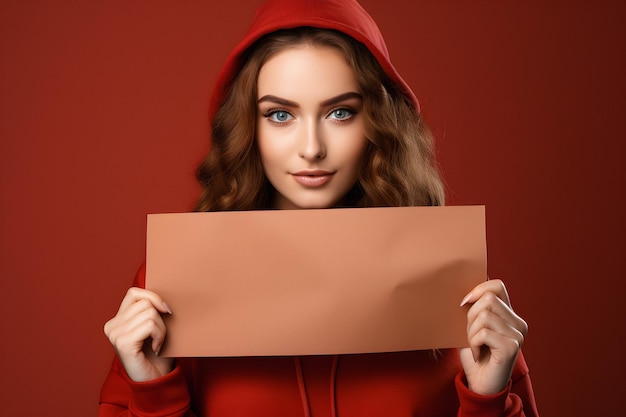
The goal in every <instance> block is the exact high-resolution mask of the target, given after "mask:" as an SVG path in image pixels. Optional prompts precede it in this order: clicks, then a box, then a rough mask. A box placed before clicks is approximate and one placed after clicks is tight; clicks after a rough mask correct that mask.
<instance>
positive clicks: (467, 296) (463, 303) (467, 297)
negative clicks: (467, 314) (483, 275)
mask: <svg viewBox="0 0 626 417" xmlns="http://www.w3.org/2000/svg"><path fill="white" fill-rule="evenodd" d="M471 298H472V293H469V294H467V295H466V296H465V298H464V299H463V301H461V307H463V306H464V305H465V304H467V302H468V301H469V300H470V299H471Z"/></svg>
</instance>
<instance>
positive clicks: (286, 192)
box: [256, 45, 368, 209]
mask: <svg viewBox="0 0 626 417" xmlns="http://www.w3.org/2000/svg"><path fill="white" fill-rule="evenodd" d="M257 85H258V97H257V102H258V118H257V138H256V139H257V145H258V147H259V151H260V154H261V160H262V162H263V168H264V171H265V175H266V176H267V178H268V179H269V181H270V182H271V183H272V185H273V186H274V188H275V189H276V194H275V196H274V206H275V208H280V209H300V208H326V207H333V206H335V205H336V204H338V203H340V201H341V200H342V199H343V197H344V196H345V195H346V194H347V193H348V191H349V190H350V189H351V188H352V187H353V186H354V184H355V183H356V182H357V179H358V176H359V170H360V168H361V161H362V159H363V153H364V152H365V149H366V147H367V143H368V140H367V138H366V137H365V130H364V126H363V118H362V116H361V115H360V114H359V112H360V110H361V108H362V105H363V103H362V98H361V95H360V94H359V88H358V87H359V86H358V83H357V80H356V78H355V76H354V73H353V71H352V68H351V67H350V66H349V65H348V64H347V62H346V60H345V59H344V57H343V56H342V55H341V53H340V52H338V51H337V50H335V49H334V48H329V47H319V46H312V45H302V46H298V47H293V48H289V49H286V50H284V51H281V52H279V53H277V54H275V55H273V56H272V57H271V58H270V59H269V60H268V61H267V62H266V63H265V64H264V65H263V67H262V68H261V71H260V73H259V77H258V82H257ZM299 174H300V175H299ZM320 184H322V185H320Z"/></svg>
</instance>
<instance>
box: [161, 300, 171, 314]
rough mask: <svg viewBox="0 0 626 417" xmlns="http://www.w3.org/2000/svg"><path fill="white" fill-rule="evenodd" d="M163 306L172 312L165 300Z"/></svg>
mask: <svg viewBox="0 0 626 417" xmlns="http://www.w3.org/2000/svg"><path fill="white" fill-rule="evenodd" d="M163 308H164V309H166V310H167V312H168V313H169V314H172V309H171V308H170V306H168V305H167V303H166V302H165V301H163Z"/></svg>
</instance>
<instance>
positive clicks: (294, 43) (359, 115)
mask: <svg viewBox="0 0 626 417" xmlns="http://www.w3.org/2000/svg"><path fill="white" fill-rule="evenodd" d="M211 103H212V104H211V119H212V138H211V139H212V149H211V151H210V152H209V155H208V156H207V158H206V160H205V161H204V163H203V164H202V165H201V166H200V168H199V170H198V179H199V181H200V182H201V184H202V186H203V193H202V196H201V199H200V201H199V203H198V207H197V209H198V210H199V211H218V210H253V209H306V208H330V207H372V206H409V205H442V204H443V202H444V197H443V187H442V184H441V181H440V178H439V175H438V173H437V169H436V167H435V162H434V157H433V150H432V143H431V140H430V137H429V136H428V133H427V130H426V128H425V127H424V124H423V122H422V120H421V117H420V114H419V106H418V102H417V100H416V98H415V96H414V95H413V93H412V92H411V90H410V89H409V87H408V86H407V85H406V83H405V82H404V81H403V80H402V78H401V77H400V76H399V74H398V73H397V72H396V70H395V69H394V67H393V66H392V65H391V62H390V61H389V59H388V55H387V51H386V47H385V44H384V41H383V38H382V36H381V35H380V33H379V31H378V29H377V27H376V25H375V23H374V22H373V21H372V19H371V18H370V16H369V15H368V14H367V13H366V12H365V11H364V10H363V9H362V8H361V7H360V6H359V5H358V3H356V1H351V0H340V1H335V0H324V1H322V0H315V1H311V0H308V1H307V0H271V1H269V2H267V3H266V4H264V5H263V6H262V7H261V8H260V9H259V10H258V11H257V14H256V16H255V19H254V22H253V24H252V26H251V28H250V30H249V32H248V34H247V35H246V37H245V38H244V39H243V40H242V42H241V43H240V44H239V45H238V46H237V47H236V48H235V50H234V51H233V53H232V54H231V56H230V57H229V59H228V61H227V63H226V65H225V67H224V69H223V70H222V72H221V74H220V77H219V80H218V83H217V87H216V90H215V92H214V94H213V97H212V102H211ZM144 280H145V270H144V269H143V268H142V269H141V270H140V271H139V273H138V275H137V278H136V280H135V286H134V287H132V288H131V289H130V290H129V291H128V292H127V294H126V296H125V297H124V299H123V300H122V303H121V306H120V308H119V311H118V312H117V314H116V316H115V317H113V318H112V319H111V320H109V321H108V322H107V323H106V325H105V333H106V335H107V337H108V338H109V340H110V341H111V343H112V345H113V346H114V348H115V350H116V352H117V357H116V358H115V360H114V363H113V366H112V368H111V371H110V373H109V376H108V377H107V380H106V382H105V384H104V386H103V388H102V393H101V400H100V416H103V417H104V416H119V415H129V416H131V415H132V416H249V417H255V416H260V417H280V416H315V417H318V416H341V417H348V416H359V417H363V416H398V417H401V416H415V415H424V416H457V415H458V416H479V415H480V416H522V415H526V416H536V415H537V411H536V407H535V403H534V397H533V392H532V387H531V384H530V378H529V375H528V368H527V367H526V364H525V362H524V359H523V357H522V355H521V353H520V347H521V345H522V343H523V341H524V337H525V335H526V332H527V326H526V323H525V322H524V321H523V320H522V319H521V318H520V317H519V316H517V315H516V314H515V312H514V311H513V310H512V309H511V306H510V303H509V299H508V296H507V293H506V289H505V287H504V285H503V283H502V282H501V281H499V280H490V281H486V282H485V283H483V284H480V285H479V286H477V287H476V288H474V289H473V290H472V291H471V292H470V293H469V294H468V296H467V297H465V299H464V300H459V302H461V304H471V305H472V306H471V308H470V309H469V312H468V326H467V336H468V342H469V346H470V347H469V348H464V349H461V350H460V351H459V350H457V349H449V350H442V351H436V352H431V351H415V352H399V353H376V354H361V355H343V356H307V357H245V358H187V359H172V358H164V357H160V356H159V355H158V353H159V349H160V347H161V345H162V343H163V341H164V340H165V335H166V328H165V324H164V322H163V320H162V315H164V314H171V311H170V308H169V307H168V305H167V303H166V300H163V299H162V298H161V297H160V296H159V295H158V294H155V293H153V292H150V291H148V290H145V289H143V288H142V287H143V286H144Z"/></svg>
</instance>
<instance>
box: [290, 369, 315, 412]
mask: <svg viewBox="0 0 626 417" xmlns="http://www.w3.org/2000/svg"><path fill="white" fill-rule="evenodd" d="M293 361H294V364H295V365H296V376H297V377H298V388H299V389H300V399H301V400H302V410H303V411H304V417H311V407H310V406H309V396H308V395H307V394H306V386H305V385H304V375H303V374H302V361H300V356H294V358H293Z"/></svg>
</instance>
